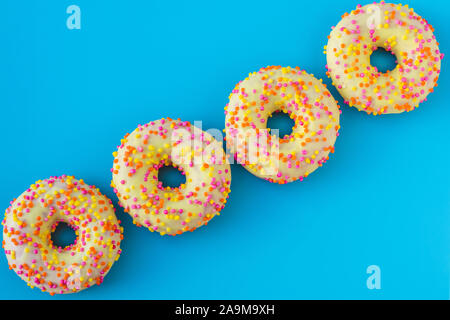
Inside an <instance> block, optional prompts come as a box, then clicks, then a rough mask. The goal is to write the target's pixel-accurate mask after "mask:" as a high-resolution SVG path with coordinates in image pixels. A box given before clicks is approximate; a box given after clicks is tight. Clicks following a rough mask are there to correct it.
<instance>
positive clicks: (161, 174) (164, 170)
mask: <svg viewBox="0 0 450 320" xmlns="http://www.w3.org/2000/svg"><path fill="white" fill-rule="evenodd" d="M158 181H159V182H160V183H161V186H162V187H163V188H171V189H175V188H179V187H180V186H181V185H182V184H184V183H186V176H185V175H184V172H183V170H181V169H180V168H178V167H175V166H173V165H163V166H162V167H161V168H159V170H158Z"/></svg>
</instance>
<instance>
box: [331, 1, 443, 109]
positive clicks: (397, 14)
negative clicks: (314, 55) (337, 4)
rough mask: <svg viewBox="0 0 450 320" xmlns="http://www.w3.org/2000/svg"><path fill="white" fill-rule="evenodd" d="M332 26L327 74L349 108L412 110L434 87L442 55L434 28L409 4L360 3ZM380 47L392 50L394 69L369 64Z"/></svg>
mask: <svg viewBox="0 0 450 320" xmlns="http://www.w3.org/2000/svg"><path fill="white" fill-rule="evenodd" d="M332 29H333V30H332V31H331V34H330V36H329V38H328V39H329V40H328V45H327V46H326V47H325V53H326V55H327V75H328V76H329V77H330V78H331V79H332V81H333V85H334V86H335V87H336V88H337V90H338V91H339V93H340V94H341V95H342V97H343V98H344V100H345V103H347V104H348V105H350V106H351V107H356V108H357V109H358V110H360V111H365V112H367V113H368V114H373V115H379V114H388V113H401V112H404V111H411V110H414V109H415V108H417V107H418V106H419V104H420V103H421V102H423V101H425V100H426V97H427V96H428V94H429V93H430V92H432V91H433V88H434V87H436V86H437V81H438V78H439V73H440V69H441V60H442V58H443V54H441V52H440V51H439V47H438V42H437V41H436V37H435V36H434V34H433V31H434V29H433V27H432V26H431V25H430V24H429V23H428V22H427V21H426V20H425V19H423V18H422V17H420V16H419V15H417V14H416V13H415V12H414V11H413V9H412V8H409V7H408V6H407V5H405V6H402V5H401V4H399V5H396V4H390V3H385V2H380V3H374V4H369V5H366V6H361V5H358V6H357V8H356V10H354V11H352V12H351V13H350V14H348V13H346V14H344V15H343V16H342V20H341V21H340V22H339V23H338V24H337V26H336V27H334V28H332ZM380 47H381V48H384V49H385V50H387V51H389V52H391V53H393V54H394V55H395V57H396V58H397V66H396V68H395V69H393V70H391V71H388V72H385V73H382V72H380V71H378V69H377V68H376V67H374V66H372V65H371V64H370V56H371V54H372V52H373V51H375V50H377V49H378V48H380Z"/></svg>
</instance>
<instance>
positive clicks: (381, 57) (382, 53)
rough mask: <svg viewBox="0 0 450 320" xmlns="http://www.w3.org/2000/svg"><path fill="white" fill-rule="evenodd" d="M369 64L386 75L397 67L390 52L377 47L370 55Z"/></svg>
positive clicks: (395, 60)
mask: <svg viewBox="0 0 450 320" xmlns="http://www.w3.org/2000/svg"><path fill="white" fill-rule="evenodd" d="M370 64H371V65H372V66H373V67H375V68H376V69H377V71H378V72H381V73H386V72H389V71H392V70H394V69H395V68H396V67H397V58H396V56H395V54H394V53H393V52H392V51H389V50H386V49H384V48H381V47H378V48H376V49H375V50H374V51H373V52H372V54H371V55H370Z"/></svg>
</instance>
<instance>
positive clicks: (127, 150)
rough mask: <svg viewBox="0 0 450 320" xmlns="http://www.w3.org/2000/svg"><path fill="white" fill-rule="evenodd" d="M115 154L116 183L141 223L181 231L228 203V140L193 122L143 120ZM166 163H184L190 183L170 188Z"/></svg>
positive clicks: (163, 230) (180, 165) (179, 165)
mask: <svg viewBox="0 0 450 320" xmlns="http://www.w3.org/2000/svg"><path fill="white" fill-rule="evenodd" d="M113 155H114V157H115V159H114V165H113V168H112V173H113V179H112V183H111V186H112V187H113V188H114V192H115V193H116V194H117V197H118V198H119V203H120V205H121V206H123V207H124V208H125V211H126V212H128V213H129V214H130V216H131V217H132V218H133V222H134V223H135V224H136V225H138V226H145V227H147V228H148V229H149V230H150V231H157V232H159V233H160V234H161V235H165V234H168V235H177V234H181V233H183V232H185V231H193V230H195V229H196V228H198V227H200V226H202V225H206V224H207V223H208V221H209V220H211V219H212V218H213V217H214V216H215V215H218V214H219V213H220V211H221V210H222V209H223V208H224V206H225V203H226V200H227V198H228V194H229V193H230V183H231V171H230V165H229V163H228V161H227V159H226V156H225V152H224V150H223V147H222V144H221V143H220V142H218V141H217V140H216V139H214V138H213V137H212V136H211V135H210V134H209V133H207V132H203V131H202V130H200V129H198V128H197V127H194V126H192V125H191V124H190V123H189V122H184V121H180V120H179V119H178V120H172V119H170V118H166V119H160V120H156V121H152V122H150V123H147V124H145V125H139V126H138V128H137V129H135V130H134V131H133V132H132V133H131V134H127V135H126V136H125V138H124V139H123V140H122V143H121V145H120V146H119V147H118V150H117V151H116V152H114V153H113ZM162 166H173V167H176V168H178V170H180V171H181V172H182V173H183V174H184V175H185V177H186V183H183V184H181V185H180V186H179V187H177V188H170V187H166V188H164V187H163V185H162V182H160V181H158V170H159V169H160V168H161V167H162Z"/></svg>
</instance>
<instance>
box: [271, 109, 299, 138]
mask: <svg viewBox="0 0 450 320" xmlns="http://www.w3.org/2000/svg"><path fill="white" fill-rule="evenodd" d="M294 126H295V121H294V120H293V119H292V118H291V117H290V116H289V113H287V112H285V111H282V110H277V111H275V112H273V113H272V114H271V115H270V116H269V118H268V119H267V128H268V129H270V131H271V132H272V130H274V129H275V130H278V134H279V137H280V138H285V137H289V136H290V135H292V130H293V128H294Z"/></svg>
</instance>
